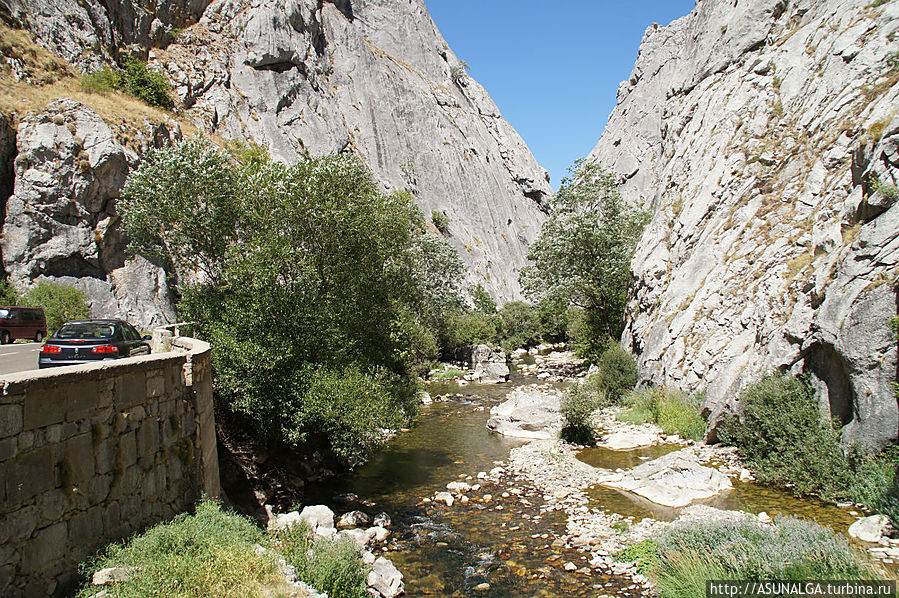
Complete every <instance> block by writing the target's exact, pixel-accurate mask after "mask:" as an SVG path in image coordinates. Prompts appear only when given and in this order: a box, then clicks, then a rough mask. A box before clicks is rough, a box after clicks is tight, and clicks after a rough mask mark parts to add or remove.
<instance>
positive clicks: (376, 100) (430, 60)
mask: <svg viewBox="0 0 899 598" xmlns="http://www.w3.org/2000/svg"><path fill="white" fill-rule="evenodd" d="M150 58H151V64H153V65H155V66H156V67H157V68H160V69H164V70H165V71H166V72H167V73H168V75H169V76H170V78H171V80H172V81H173V83H174V85H175V91H176V93H177V95H178V97H179V98H180V101H181V102H182V103H183V104H184V105H185V106H189V107H190V113H191V115H192V116H193V117H194V119H195V120H196V122H197V123H198V124H199V126H200V127H201V128H202V129H203V130H205V131H206V132H208V133H215V134H218V135H221V136H222V137H225V138H234V139H247V140H252V141H255V142H257V143H260V144H262V145H264V146H266V147H268V148H270V149H271V151H272V154H273V156H274V157H275V158H276V159H278V160H282V161H285V162H295V161H296V160H298V159H300V158H301V156H302V155H303V154H304V153H306V152H309V153H311V154H313V155H319V154H326V153H333V152H352V153H355V154H357V155H359V156H360V157H361V158H362V159H363V160H364V161H365V163H366V164H367V165H368V166H369V167H370V168H371V169H372V171H373V172H374V174H375V177H376V178H377V179H378V180H379V181H380V182H381V183H382V185H383V187H384V189H385V190H407V191H409V192H411V193H412V194H413V195H414V197H415V200H416V202H417V203H418V205H419V206H420V207H421V209H422V211H423V212H424V214H425V217H426V219H427V220H428V221H430V218H431V214H432V213H433V212H440V213H442V214H444V215H445V216H446V217H447V219H448V221H449V225H448V239H449V240H450V242H451V243H452V244H453V245H454V246H455V247H456V249H457V250H458V251H459V254H460V256H461V257H462V259H463V261H464V262H465V264H466V265H467V267H468V268H467V270H468V275H467V276H468V279H469V280H470V281H472V282H480V283H481V284H483V285H484V287H485V288H486V289H487V290H488V291H489V292H491V293H492V294H493V296H494V297H496V298H497V299H499V300H500V301H501V302H502V301H506V300H509V299H513V298H518V297H520V289H519V287H518V280H517V279H518V270H519V268H520V267H521V266H522V265H524V263H525V254H526V252H527V245H528V243H530V242H531V241H532V240H533V239H534V238H535V237H536V235H537V233H538V232H539V228H540V224H541V222H542V221H543V219H544V210H545V205H546V200H547V199H548V197H549V195H550V194H551V192H552V191H551V188H550V186H549V183H548V180H547V175H546V171H545V170H543V169H542V168H541V167H540V166H539V165H538V164H537V162H536V160H535V159H534V157H533V156H532V155H531V153H530V151H529V150H528V148H527V146H526V145H525V144H524V142H523V141H522V139H521V138H520V137H519V136H518V134H517V133H516V132H515V131H514V129H513V128H512V127H511V126H510V125H509V123H508V122H506V121H505V120H504V119H503V117H502V115H501V114H500V112H499V110H498V108H497V107H496V105H495V104H494V103H493V101H492V100H491V99H490V96H489V95H488V94H487V92H486V91H485V90H484V89H483V88H482V87H481V86H480V85H479V84H478V83H477V82H476V81H474V80H473V79H471V78H470V77H469V76H468V75H467V74H465V70H464V68H463V67H462V66H461V62H460V60H459V59H458V58H456V56H455V55H454V54H453V53H452V51H451V50H450V49H449V47H448V46H447V44H446V42H445V41H444V39H443V37H442V36H441V35H440V32H439V31H438V30H437V28H436V26H435V25H434V23H433V21H432V20H431V18H430V16H429V15H428V12H427V9H426V8H425V5H424V3H423V2H422V0H411V1H409V0H353V1H349V0H345V1H343V2H335V3H328V2H324V3H323V2H320V1H317V0H292V1H290V2H281V1H280V0H278V1H276V0H260V1H255V2H249V1H246V0H216V1H215V2H213V3H212V4H211V5H210V6H209V7H208V8H207V9H206V10H205V12H204V14H203V17H202V19H201V20H200V22H199V24H198V25H196V26H194V27H191V28H189V29H187V30H185V32H184V33H182V34H181V35H179V36H178V38H177V41H176V42H175V43H173V44H171V45H169V46H168V47H167V49H165V50H159V51H153V52H151V53H150ZM435 232H436V229H435Z"/></svg>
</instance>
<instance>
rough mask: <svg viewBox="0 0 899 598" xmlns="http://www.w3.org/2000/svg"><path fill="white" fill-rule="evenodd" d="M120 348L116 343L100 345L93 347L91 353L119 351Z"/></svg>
mask: <svg viewBox="0 0 899 598" xmlns="http://www.w3.org/2000/svg"><path fill="white" fill-rule="evenodd" d="M118 352H119V348H118V347H116V346H115V345H100V346H99V347H94V348H93V349H91V353H118Z"/></svg>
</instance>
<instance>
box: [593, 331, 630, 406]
mask: <svg viewBox="0 0 899 598" xmlns="http://www.w3.org/2000/svg"><path fill="white" fill-rule="evenodd" d="M596 365H597V367H598V368H599V371H598V372H597V374H596V376H597V383H598V384H599V387H600V388H601V389H603V390H605V391H606V393H608V395H609V398H610V399H611V400H612V401H613V402H615V403H618V402H620V401H621V400H622V399H623V398H624V395H625V394H627V393H628V392H629V391H631V390H633V388H634V386H636V384H637V362H636V360H634V358H633V356H632V355H631V354H630V353H628V352H627V351H625V350H624V349H622V348H621V346H620V345H617V344H616V345H615V346H613V347H609V348H608V349H606V351H604V352H603V354H602V355H600V357H599V362H598V363H597V364H596Z"/></svg>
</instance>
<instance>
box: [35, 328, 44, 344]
mask: <svg viewBox="0 0 899 598" xmlns="http://www.w3.org/2000/svg"><path fill="white" fill-rule="evenodd" d="M42 340H44V333H43V332H41V331H40V330H38V331H37V332H36V333H35V334H34V342H36V343H39V342H41V341H42Z"/></svg>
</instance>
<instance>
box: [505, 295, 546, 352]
mask: <svg viewBox="0 0 899 598" xmlns="http://www.w3.org/2000/svg"><path fill="white" fill-rule="evenodd" d="M497 315H498V316H499V344H501V345H502V346H503V348H504V349H506V350H507V351H511V350H514V349H519V348H522V347H523V348H526V349H527V348H530V347H534V346H536V345H537V344H538V343H539V342H540V321H539V319H538V316H537V311H536V310H535V309H534V308H533V307H532V306H530V305H528V304H527V303H524V302H523V301H510V302H509V303H506V304H505V305H503V307H502V309H500V310H499V313H498V314H497Z"/></svg>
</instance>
